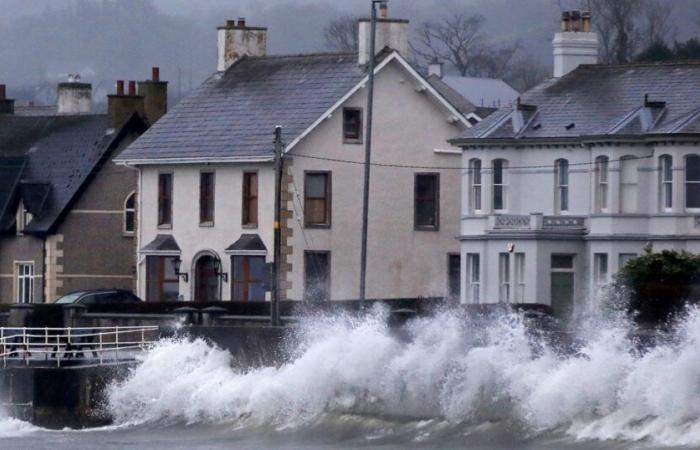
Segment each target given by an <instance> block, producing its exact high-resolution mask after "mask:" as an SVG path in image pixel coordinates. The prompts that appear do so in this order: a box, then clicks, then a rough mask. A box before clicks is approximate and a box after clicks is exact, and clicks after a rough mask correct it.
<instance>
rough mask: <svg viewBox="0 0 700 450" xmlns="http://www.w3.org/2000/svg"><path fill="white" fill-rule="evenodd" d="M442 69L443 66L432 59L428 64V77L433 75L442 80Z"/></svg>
mask: <svg viewBox="0 0 700 450" xmlns="http://www.w3.org/2000/svg"><path fill="white" fill-rule="evenodd" d="M442 69H443V64H442V63H441V62H440V61H438V60H437V59H434V60H432V61H431V62H430V64H428V76H429V77H430V76H433V75H435V76H436V77H438V78H442Z"/></svg>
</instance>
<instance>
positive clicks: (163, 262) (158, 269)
mask: <svg viewBox="0 0 700 450" xmlns="http://www.w3.org/2000/svg"><path fill="white" fill-rule="evenodd" d="M179 257H180V256H179V255H147V256H146V301H147V302H149V303H160V302H163V301H168V300H167V299H166V300H164V299H163V293H164V292H165V289H164V286H165V284H166V283H168V284H173V285H174V286H177V296H176V299H175V301H178V300H179V298H180V294H181V293H180V277H179V276H177V275H175V276H174V278H168V277H167V276H166V274H167V272H168V269H167V267H166V266H167V264H170V265H171V267H172V264H173V262H172V260H173V259H177V258H179ZM151 261H155V262H154V263H153V265H151V264H150V262H151ZM151 268H153V269H155V273H151ZM151 277H155V280H151ZM153 283H155V287H156V291H157V298H151V295H150V294H151V287H152V286H153Z"/></svg>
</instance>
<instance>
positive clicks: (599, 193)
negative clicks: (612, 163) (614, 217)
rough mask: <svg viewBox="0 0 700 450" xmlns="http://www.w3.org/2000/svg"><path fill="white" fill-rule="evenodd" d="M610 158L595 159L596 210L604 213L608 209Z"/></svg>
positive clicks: (600, 157)
mask: <svg viewBox="0 0 700 450" xmlns="http://www.w3.org/2000/svg"><path fill="white" fill-rule="evenodd" d="M608 161H609V160H608V157H607V156H599V157H597V158H596V159H595V210H596V212H604V211H607V209H608Z"/></svg>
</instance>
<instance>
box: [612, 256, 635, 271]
mask: <svg viewBox="0 0 700 450" xmlns="http://www.w3.org/2000/svg"><path fill="white" fill-rule="evenodd" d="M638 256H639V255H638V254H636V253H618V255H617V268H618V270H620V269H622V268H623V267H625V264H627V262H628V261H629V260H631V259H634V258H636V257H638Z"/></svg>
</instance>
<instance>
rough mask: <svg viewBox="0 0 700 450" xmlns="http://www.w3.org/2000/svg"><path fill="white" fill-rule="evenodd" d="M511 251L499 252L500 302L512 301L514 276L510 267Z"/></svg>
mask: <svg viewBox="0 0 700 450" xmlns="http://www.w3.org/2000/svg"><path fill="white" fill-rule="evenodd" d="M510 255H511V254H510V253H508V252H501V253H499V254H498V302H499V303H510V299H511V292H512V281H513V277H512V274H511V269H510V260H511V257H510Z"/></svg>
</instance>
